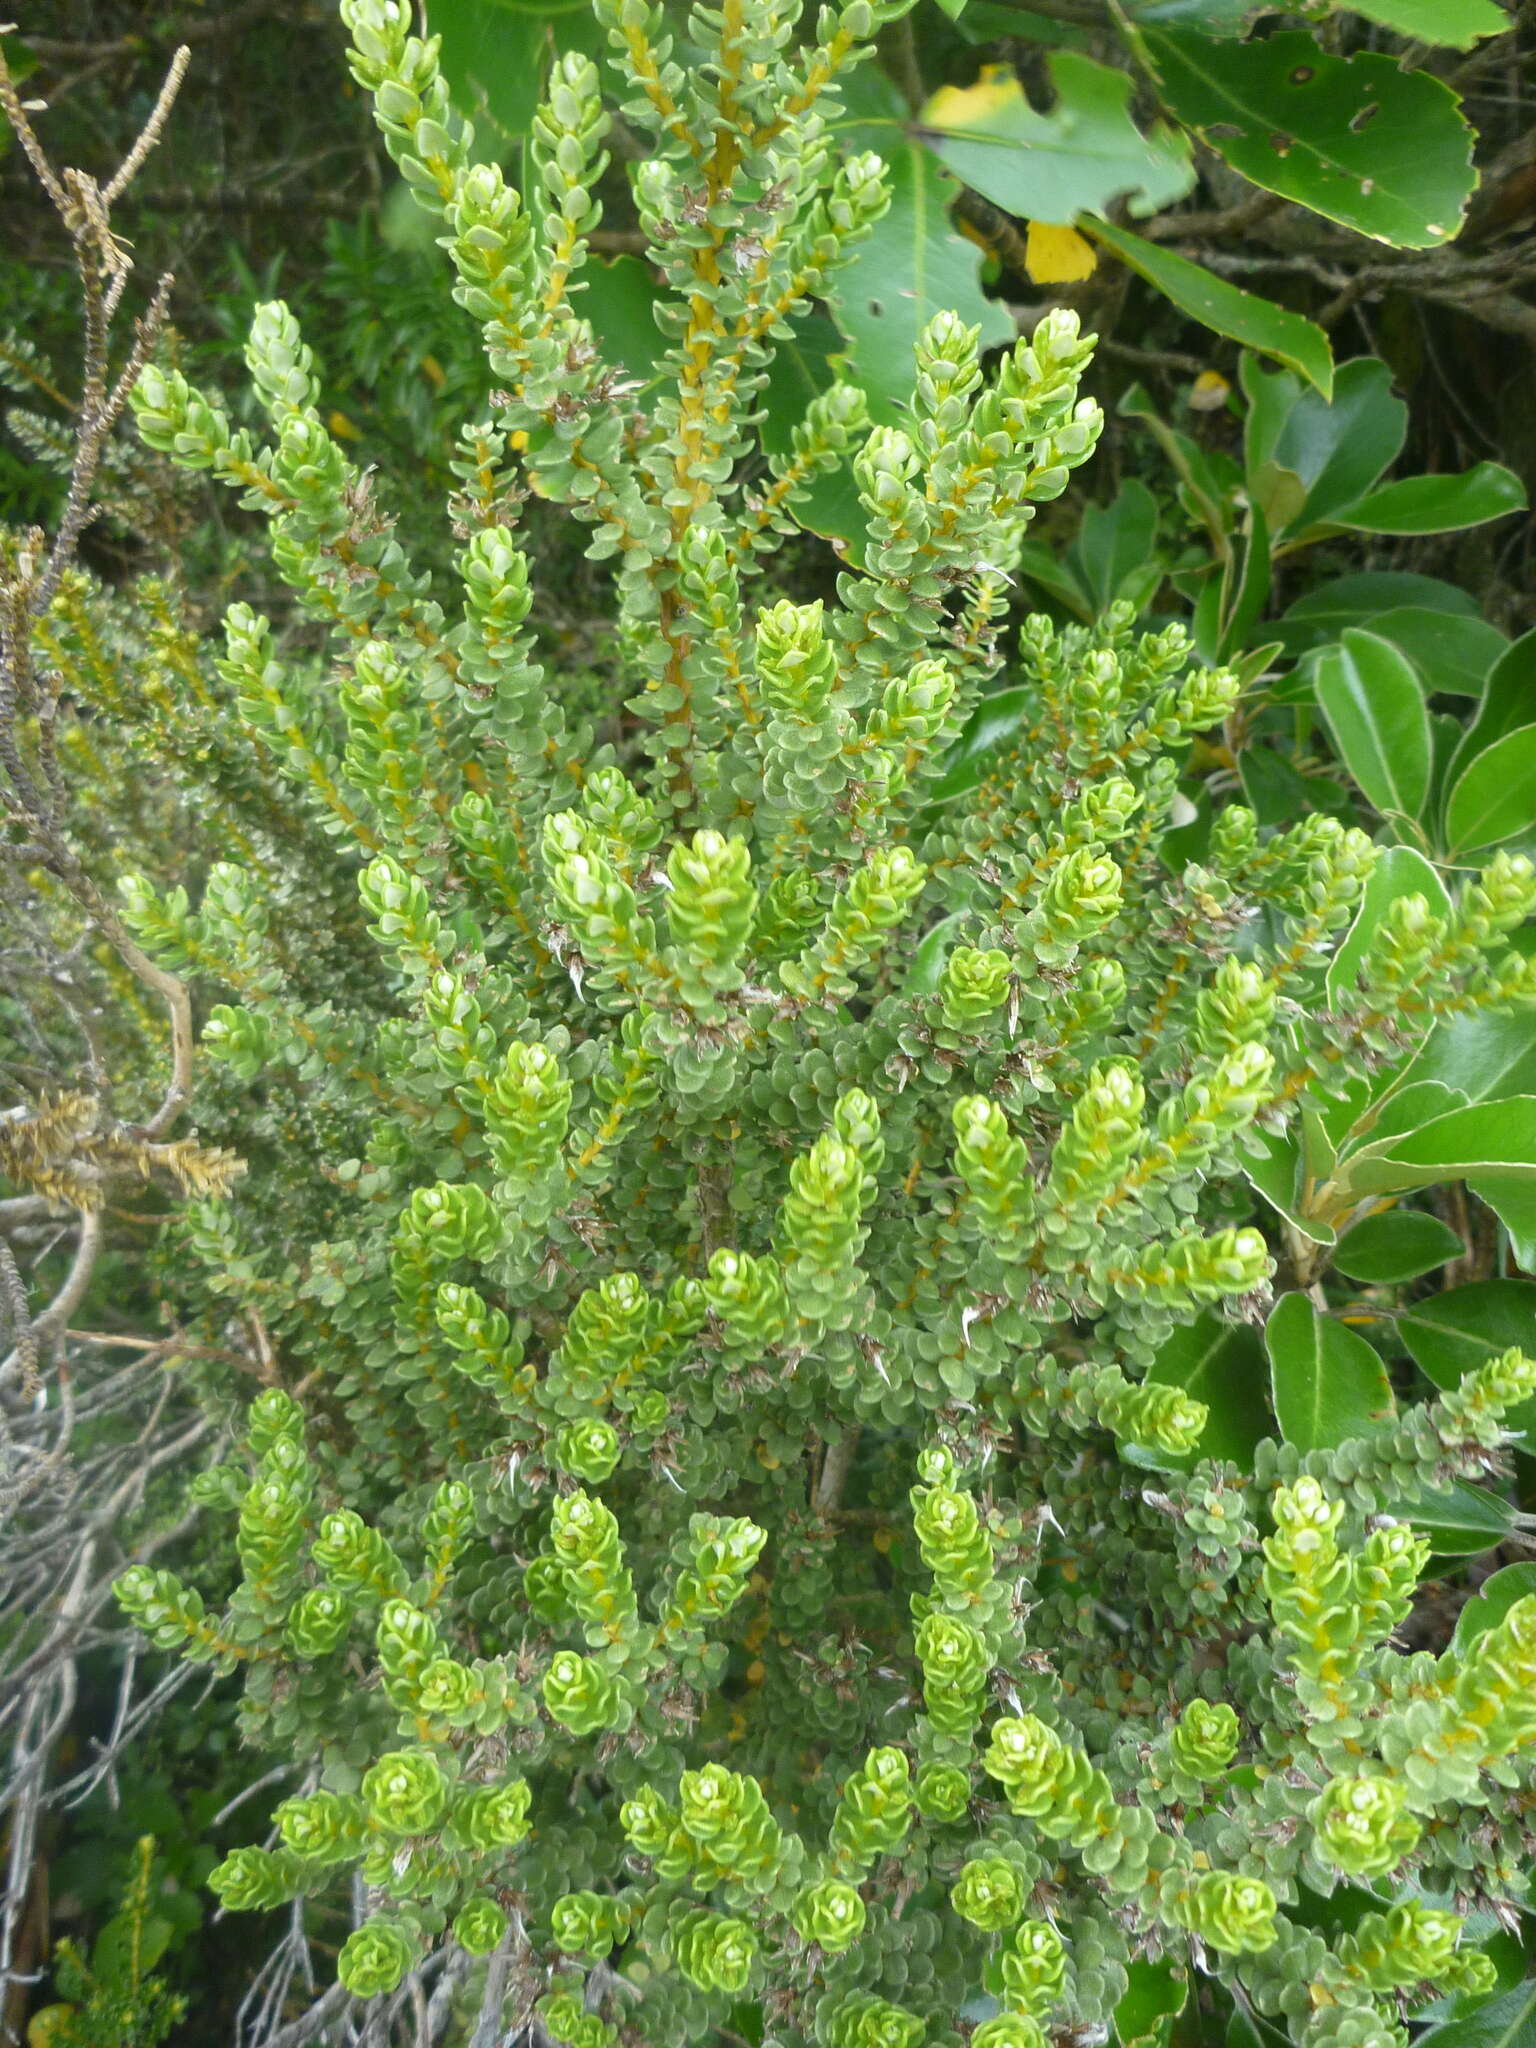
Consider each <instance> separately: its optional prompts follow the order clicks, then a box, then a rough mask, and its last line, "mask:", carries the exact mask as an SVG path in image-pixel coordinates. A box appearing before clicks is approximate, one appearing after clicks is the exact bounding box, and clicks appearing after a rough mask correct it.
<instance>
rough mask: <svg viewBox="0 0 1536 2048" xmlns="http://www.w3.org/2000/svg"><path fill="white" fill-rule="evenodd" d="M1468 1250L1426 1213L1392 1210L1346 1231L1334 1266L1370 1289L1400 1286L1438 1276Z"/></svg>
mask: <svg viewBox="0 0 1536 2048" xmlns="http://www.w3.org/2000/svg"><path fill="white" fill-rule="evenodd" d="M1465 1250H1466V1246H1465V1245H1464V1244H1463V1243H1462V1241H1461V1239H1460V1238H1459V1237H1458V1236H1457V1235H1456V1233H1455V1231H1454V1230H1452V1228H1451V1226H1450V1225H1449V1224H1448V1223H1442V1222H1441V1220H1440V1218H1439V1217H1438V1216H1428V1215H1426V1214H1425V1213H1424V1211H1423V1210H1422V1209H1392V1210H1388V1211H1387V1213H1386V1214H1385V1215H1382V1216H1367V1217H1366V1218H1365V1219H1364V1221H1363V1222H1360V1223H1357V1224H1356V1225H1355V1226H1354V1228H1353V1229H1352V1230H1346V1231H1345V1233H1344V1235H1343V1236H1342V1237H1341V1238H1340V1239H1339V1242H1338V1247H1337V1249H1336V1250H1335V1252H1334V1254H1333V1263H1334V1264H1335V1265H1336V1266H1337V1267H1338V1269H1339V1271H1340V1272H1341V1273H1345V1274H1347V1275H1348V1276H1349V1278H1350V1279H1351V1280H1360V1281H1363V1282H1364V1283H1365V1284H1366V1285H1367V1286H1368V1287H1385V1286H1393V1285H1396V1284H1397V1283H1398V1282H1400V1281H1404V1280H1417V1279H1418V1277H1419V1275H1420V1274H1421V1273H1432V1272H1433V1271H1434V1270H1435V1268H1436V1266H1443V1265H1444V1264H1445V1262H1446V1260H1447V1259H1455V1258H1459V1257H1460V1256H1461V1254H1462V1252H1464V1251H1465Z"/></svg>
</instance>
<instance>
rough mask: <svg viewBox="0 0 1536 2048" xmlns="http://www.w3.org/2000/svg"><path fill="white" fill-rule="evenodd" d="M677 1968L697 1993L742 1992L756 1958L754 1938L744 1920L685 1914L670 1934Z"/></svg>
mask: <svg viewBox="0 0 1536 2048" xmlns="http://www.w3.org/2000/svg"><path fill="white" fill-rule="evenodd" d="M672 1952H673V1955H674V1956H675V1957H676V1960H677V1967H678V1969H679V1970H681V1972H682V1973H683V1975H684V1976H685V1977H686V1978H687V1980H688V1982H689V1983H690V1984H691V1985H693V1987H694V1989H695V1990H697V1991H728V1992H733V1993H734V1992H738V1991H744V1990H745V1989H746V1987H747V1985H748V1983H749V1982H750V1980H751V1976H752V1965H753V1963H754V1962H755V1960H756V1958H757V1936H756V1935H755V1934H754V1933H753V1932H752V1929H751V1928H750V1927H749V1926H748V1925H747V1923H746V1922H745V1921H744V1920H733V1919H730V1918H728V1917H727V1916H725V1915H724V1914H720V1913H704V1912H688V1913H684V1914H683V1915H682V1916H681V1917H680V1919H679V1920H678V1922H677V1924H676V1926H675V1927H674V1929H673V1933H672Z"/></svg>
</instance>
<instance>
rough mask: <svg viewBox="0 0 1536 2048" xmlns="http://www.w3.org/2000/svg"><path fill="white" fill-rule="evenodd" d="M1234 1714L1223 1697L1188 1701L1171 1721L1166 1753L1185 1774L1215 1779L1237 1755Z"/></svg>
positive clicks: (1235, 1717)
mask: <svg viewBox="0 0 1536 2048" xmlns="http://www.w3.org/2000/svg"><path fill="white" fill-rule="evenodd" d="M1238 1735H1239V1729H1238V1724H1237V1715H1236V1714H1235V1713H1234V1712H1233V1710H1232V1708H1231V1707H1230V1706H1229V1705H1228V1704H1227V1702H1226V1701H1225V1700H1218V1701H1215V1702H1212V1701H1210V1700H1191V1701H1190V1703H1189V1705H1188V1706H1187V1707H1186V1708H1185V1709H1184V1711H1183V1713H1182V1714H1180V1716H1179V1718H1178V1720H1177V1721H1176V1722H1175V1723H1174V1725H1173V1729H1172V1732H1171V1733H1170V1735H1169V1738H1168V1749H1169V1754H1170V1755H1171V1756H1172V1758H1173V1761H1174V1764H1175V1765H1176V1766H1177V1768H1178V1769H1179V1770H1181V1771H1182V1772H1183V1773H1184V1775H1185V1777H1187V1778H1194V1779H1196V1780H1197V1781H1199V1782H1201V1783H1204V1782H1205V1781H1206V1780H1207V1779H1210V1778H1216V1777H1219V1776H1220V1775H1221V1773H1222V1772H1223V1771H1224V1770H1225V1769H1226V1768H1227V1766H1228V1764H1230V1763H1231V1761H1232V1759H1233V1757H1234V1756H1235V1755H1236V1754H1237V1743H1238Z"/></svg>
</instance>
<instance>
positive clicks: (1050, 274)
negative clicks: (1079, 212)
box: [1024, 220, 1098, 284]
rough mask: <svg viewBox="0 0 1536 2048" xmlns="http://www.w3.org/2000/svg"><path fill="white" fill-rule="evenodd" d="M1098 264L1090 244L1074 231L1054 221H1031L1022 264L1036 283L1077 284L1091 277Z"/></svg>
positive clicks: (1074, 229)
mask: <svg viewBox="0 0 1536 2048" xmlns="http://www.w3.org/2000/svg"><path fill="white" fill-rule="evenodd" d="M1097 262H1098V257H1097V255H1096V254H1095V252H1094V247H1093V244H1092V243H1091V242H1086V241H1084V239H1083V237H1082V236H1081V235H1080V234H1079V233H1078V232H1077V229H1076V228H1067V227H1059V226H1058V225H1057V224H1056V223H1055V222H1054V221H1048V220H1032V221H1031V222H1030V224H1029V235H1028V238H1027V240H1026V241H1025V244H1024V263H1025V267H1026V268H1027V269H1028V271H1029V274H1030V276H1031V277H1032V278H1033V279H1034V281H1035V283H1036V284H1080V283H1081V282H1082V280H1083V279H1084V278H1085V277H1092V275H1093V267H1094V265H1095V264H1096V263H1097Z"/></svg>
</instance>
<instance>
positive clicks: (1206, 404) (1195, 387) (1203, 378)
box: [1189, 370, 1232, 412]
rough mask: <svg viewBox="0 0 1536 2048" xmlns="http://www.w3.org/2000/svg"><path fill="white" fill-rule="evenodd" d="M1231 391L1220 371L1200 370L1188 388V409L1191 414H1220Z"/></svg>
mask: <svg viewBox="0 0 1536 2048" xmlns="http://www.w3.org/2000/svg"><path fill="white" fill-rule="evenodd" d="M1231 390H1232V386H1231V385H1230V384H1229V383H1228V382H1227V380H1226V378H1225V377H1223V375H1222V374H1221V372H1220V370H1202V371H1201V372H1200V374H1199V376H1198V377H1197V378H1196V379H1195V381H1194V383H1193V384H1192V385H1191V386H1190V387H1189V409H1190V411H1191V412H1220V410H1221V408H1222V407H1223V406H1224V405H1225V404H1226V402H1227V399H1228V397H1229V395H1230V393H1231Z"/></svg>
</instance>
